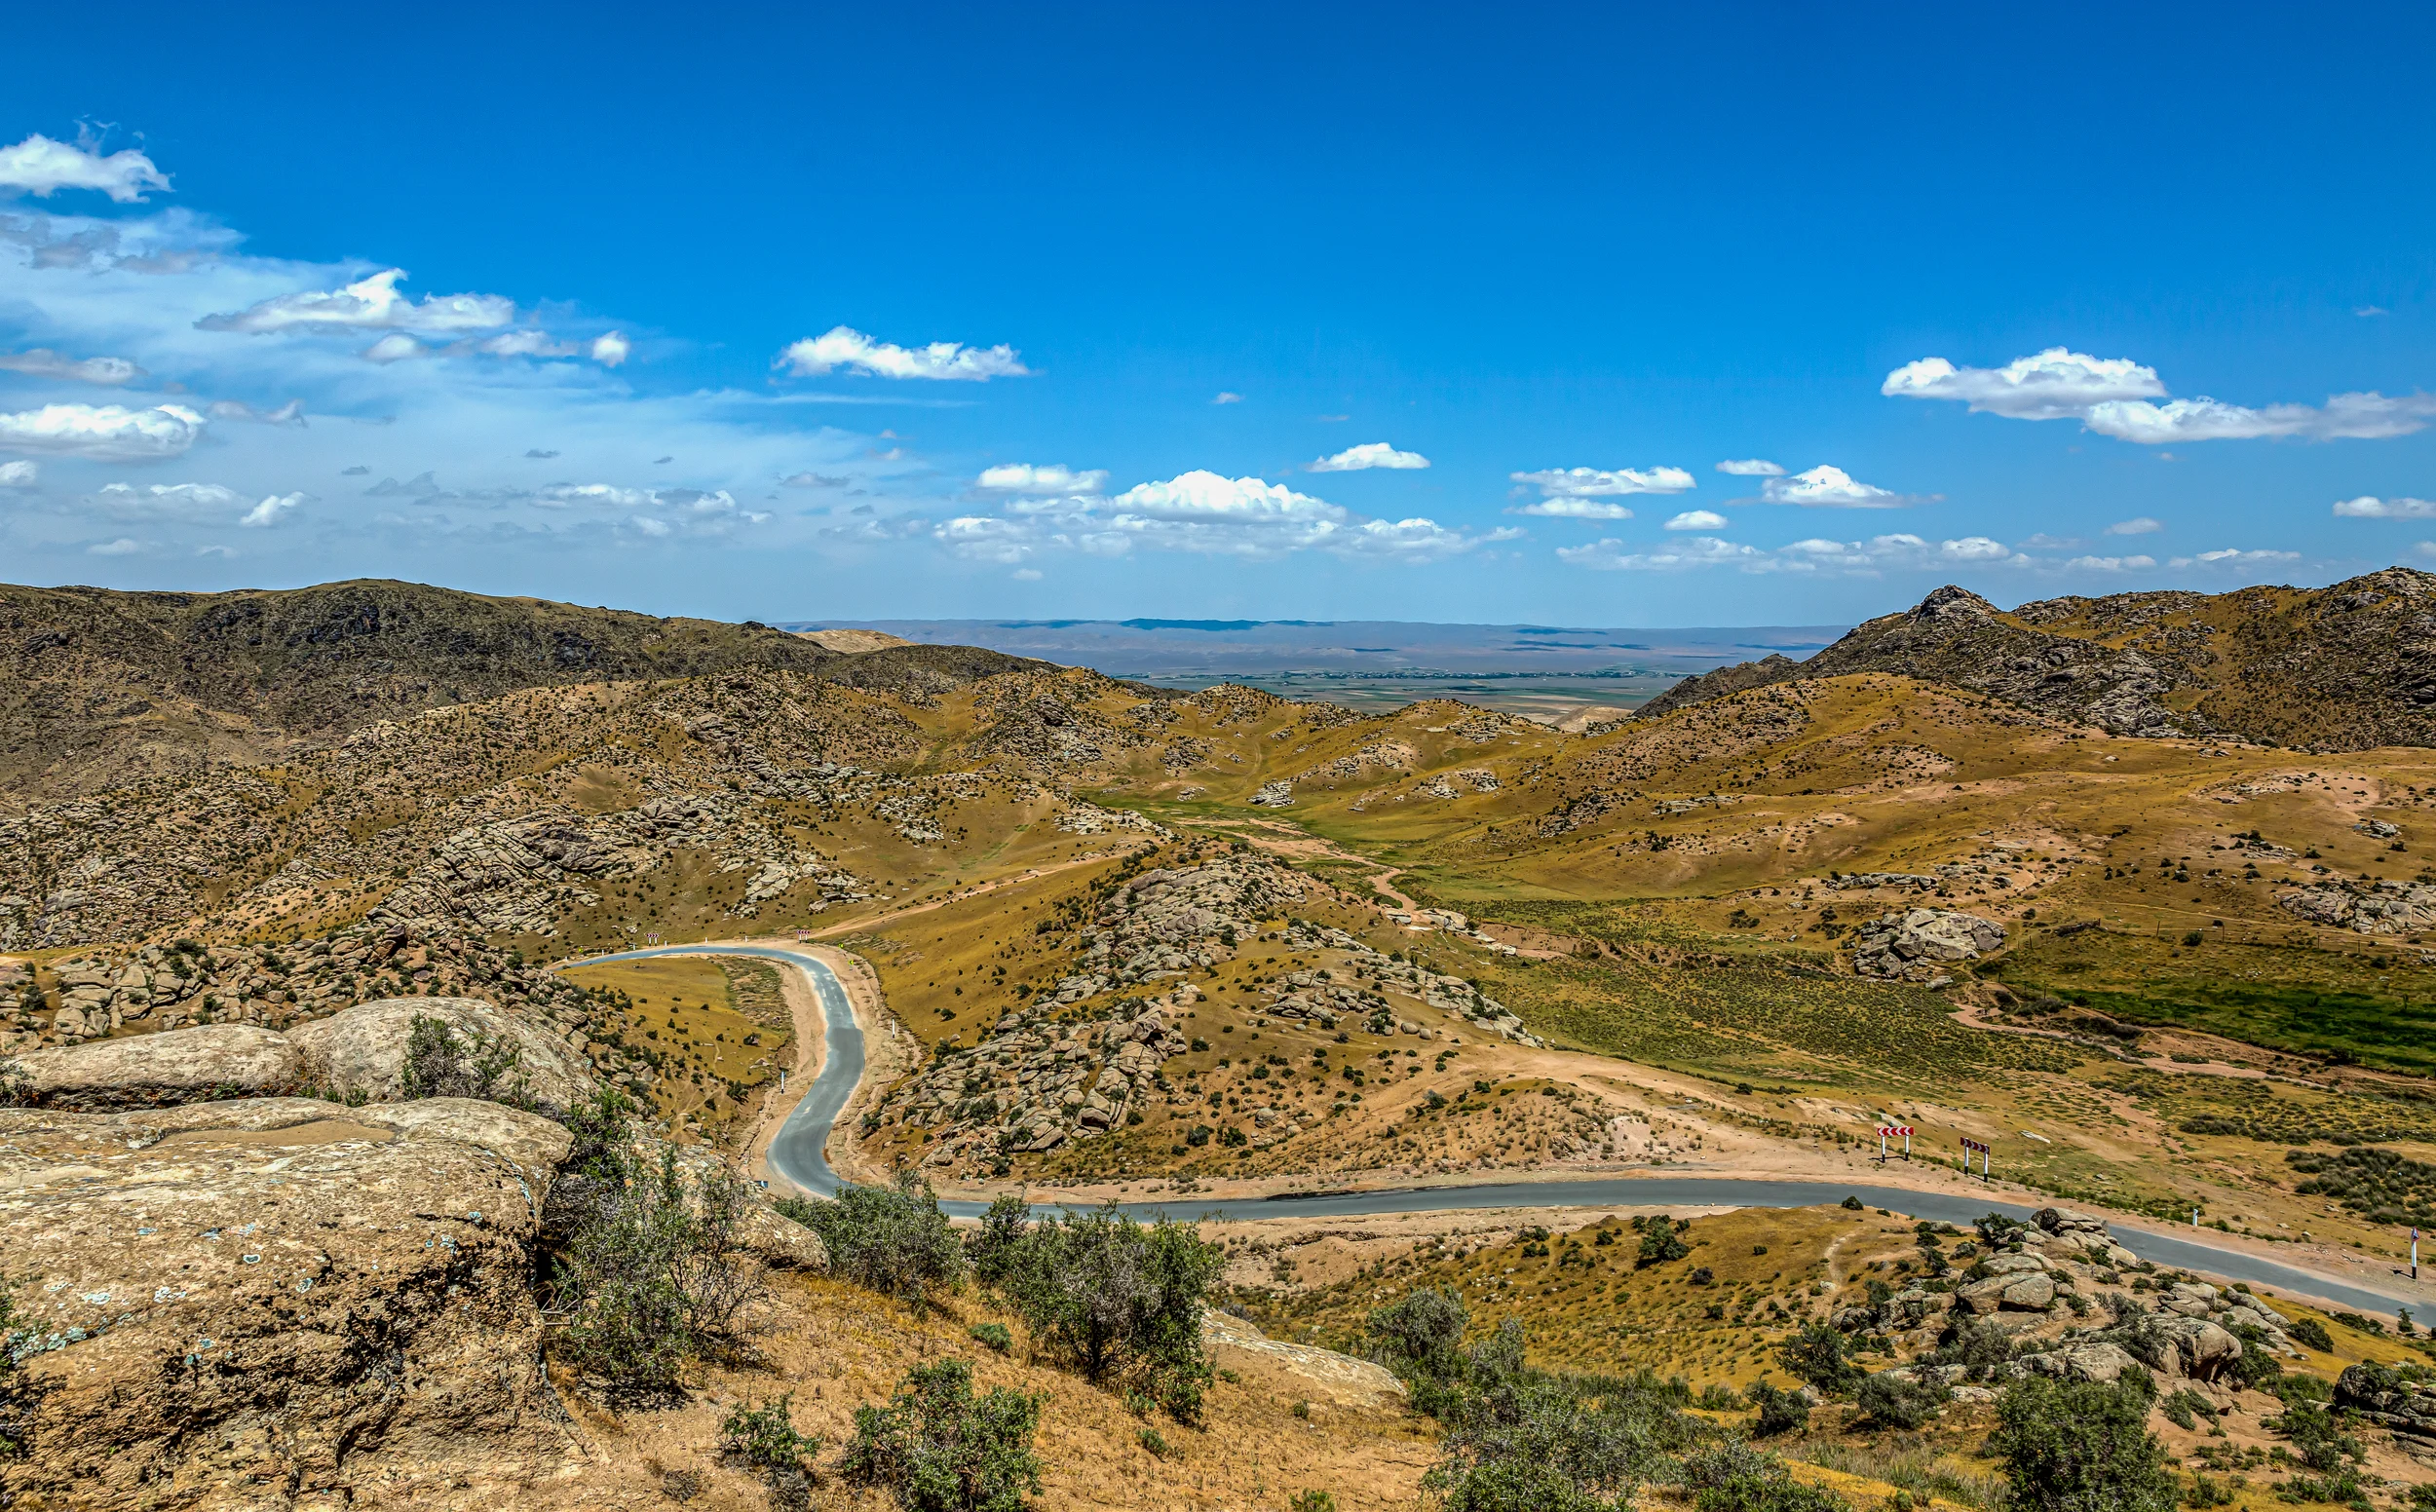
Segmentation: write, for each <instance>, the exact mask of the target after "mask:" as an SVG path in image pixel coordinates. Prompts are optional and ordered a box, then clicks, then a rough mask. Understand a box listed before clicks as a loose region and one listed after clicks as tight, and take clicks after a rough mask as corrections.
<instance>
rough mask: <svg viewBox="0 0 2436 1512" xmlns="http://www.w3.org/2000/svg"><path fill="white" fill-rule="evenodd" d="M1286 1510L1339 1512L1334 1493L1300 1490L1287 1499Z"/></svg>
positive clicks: (1297, 1511) (1288, 1511)
mask: <svg viewBox="0 0 2436 1512" xmlns="http://www.w3.org/2000/svg"><path fill="white" fill-rule="evenodd" d="M1285 1506H1286V1512H1337V1498H1336V1495H1335V1493H1332V1492H1324V1491H1298V1492H1296V1493H1294V1494H1293V1495H1292V1496H1290V1497H1288V1498H1287V1499H1286V1504H1285Z"/></svg>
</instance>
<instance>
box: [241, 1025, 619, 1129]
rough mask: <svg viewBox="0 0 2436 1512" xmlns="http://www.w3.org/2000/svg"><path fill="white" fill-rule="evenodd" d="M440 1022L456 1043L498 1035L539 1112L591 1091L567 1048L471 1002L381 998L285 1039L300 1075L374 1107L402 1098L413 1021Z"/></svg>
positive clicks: (587, 1072)
mask: <svg viewBox="0 0 2436 1512" xmlns="http://www.w3.org/2000/svg"><path fill="white" fill-rule="evenodd" d="M423 1017H430V1018H437V1019H440V1020H443V1021H444V1022H446V1024H447V1025H448V1027H449V1030H450V1032H451V1033H453V1034H455V1035H457V1036H458V1037H459V1038H460V1039H465V1038H468V1037H470V1036H472V1035H474V1034H476V1033H478V1034H481V1035H485V1036H489V1037H494V1038H496V1037H501V1036H504V1037H506V1038H507V1040H509V1041H510V1042H512V1043H513V1044H514V1046H515V1050H516V1067H515V1072H516V1075H519V1076H521V1077H524V1078H525V1084H526V1088H527V1090H528V1092H529V1093H530V1095H531V1096H532V1098H533V1099H534V1100H535V1101H537V1102H539V1103H541V1104H542V1105H544V1106H547V1107H556V1108H569V1107H572V1106H574V1105H575V1104H576V1103H577V1102H579V1101H581V1100H582V1098H583V1097H584V1095H585V1094H586V1093H587V1092H588V1091H590V1087H591V1085H592V1073H591V1067H590V1065H589V1064H588V1063H586V1061H585V1060H584V1058H583V1057H582V1056H581V1055H579V1054H577V1053H576V1051H575V1049H574V1048H573V1046H571V1045H569V1044H568V1043H567V1042H566V1041H565V1040H561V1039H559V1038H558V1037H557V1036H555V1035H550V1034H545V1033H543V1032H542V1031H541V1030H538V1029H536V1028H534V1027H533V1026H532V1025H530V1024H528V1023H526V1022H525V1021H524V1020H523V1019H522V1018H520V1017H518V1016H516V1015H514V1014H510V1013H504V1012H502V1011H500V1010H499V1009H498V1008H495V1007H493V1006H491V1005H490V1004H489V1003H487V1002H482V1001H481V1000H479V999H477V998H383V999H380V1000H378V1001H376V1002H360V1003H358V1004H356V1005H355V1006H354V1007H352V1008H348V1009H346V1010H344V1011H343V1012H339V1013H335V1014H332V1015H331V1016H330V1017H328V1018H325V1019H317V1020H316V1021H314V1022H313V1023H310V1024H305V1025H301V1026H299V1027H298V1028H296V1029H295V1030H293V1031H292V1032H290V1034H289V1035H288V1039H289V1040H293V1041H294V1042H295V1045H296V1047H297V1049H299V1050H301V1051H302V1052H303V1053H304V1057H305V1065H306V1072H307V1074H308V1075H309V1076H311V1077H313V1078H314V1079H315V1080H316V1081H318V1082H319V1083H320V1084H321V1085H322V1086H324V1087H326V1088H327V1089H329V1090H330V1091H332V1092H336V1093H339V1094H341V1095H353V1094H357V1093H361V1094H362V1095H363V1096H365V1097H368V1098H370V1099H371V1100H372V1101H374V1102H395V1101H397V1100H399V1099H400V1098H402V1097H404V1096H405V1095H406V1094H405V1078H404V1073H405V1064H406V1041H407V1040H408V1038H409V1037H410V1036H411V1035H412V1034H413V1032H414V1021H415V1020H416V1019H417V1018H423Z"/></svg>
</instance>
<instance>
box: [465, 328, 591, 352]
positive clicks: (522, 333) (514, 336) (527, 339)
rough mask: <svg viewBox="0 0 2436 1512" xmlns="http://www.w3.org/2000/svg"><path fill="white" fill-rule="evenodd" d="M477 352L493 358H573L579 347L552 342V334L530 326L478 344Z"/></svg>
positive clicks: (568, 342)
mask: <svg viewBox="0 0 2436 1512" xmlns="http://www.w3.org/2000/svg"><path fill="white" fill-rule="evenodd" d="M475 350H476V351H477V352H485V353H488V354H489V355H490V356H492V357H573V356H575V354H576V351H577V347H576V345H575V343H573V342H571V341H552V339H551V337H550V332H548V331H546V330H542V329H539V328H537V327H534V326H530V325H528V326H526V327H525V328H524V329H522V330H512V331H506V332H503V333H501V334H499V335H497V336H493V337H491V338H489V339H488V340H485V341H478V342H476V343H475Z"/></svg>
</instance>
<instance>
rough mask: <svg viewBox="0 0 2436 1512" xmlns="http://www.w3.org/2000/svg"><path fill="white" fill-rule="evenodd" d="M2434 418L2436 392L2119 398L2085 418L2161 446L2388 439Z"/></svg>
mask: <svg viewBox="0 0 2436 1512" xmlns="http://www.w3.org/2000/svg"><path fill="white" fill-rule="evenodd" d="M2431 418H2436V395H2429V394H2413V395H2405V396H2402V397H2396V398H2387V397H2385V396H2383V395H2381V394H2338V395H2336V396H2334V397H2331V398H2329V399H2328V400H2327V401H2326V403H2325V404H2324V405H2323V406H2322V407H2321V406H2313V405H2308V404H2269V405H2267V406H2265V408H2263V409H2251V408H2247V407H2245V406H2243V405H2240V404H2227V403H2222V402H2220V401H2218V400H2216V399H2212V398H2207V397H2200V398H2195V399H2175V400H2173V401H2172V402H2171V403H2166V404H2151V403H2146V402H2140V401H2116V402H2112V403H2106V404H2097V405H2092V406H2091V407H2090V410H2089V414H2088V416H2087V421H2088V425H2089V429H2090V430H2092V431H2095V432H2097V433H2098V434H2099V435H2111V436H2113V437H2114V438H2116V439H2117V440H2124V441H2137V442H2139V443H2140V444H2142V445H2144V446H2161V445H2166V444H2169V443H2180V442H2184V441H2238V440H2256V439H2260V438H2285V437H2293V438H2300V439H2303V440H2313V441H2338V440H2385V439H2388V438H2390V437H2392V436H2397V435H2411V434H2412V433H2414V432H2416V431H2420V430H2424V429H2425V428H2426V426H2427V423H2428V421H2429V420H2430V419H2431Z"/></svg>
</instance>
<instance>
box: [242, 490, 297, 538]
mask: <svg viewBox="0 0 2436 1512" xmlns="http://www.w3.org/2000/svg"><path fill="white" fill-rule="evenodd" d="M304 502H305V495H303V494H301V493H295V494H272V495H270V496H268V497H267V498H265V499H264V500H263V501H262V502H261V503H260V504H257V505H255V506H254V507H253V508H252V509H250V510H247V511H246V517H245V518H243V519H241V520H239V521H238V522H237V523H238V524H240V525H245V526H249V527H251V528H254V529H257V530H258V529H261V528H263V527H265V526H269V525H276V524H278V523H279V522H280V516H282V515H284V514H285V513H286V512H287V511H288V510H292V509H294V508H295V507H296V506H298V505H300V504H302V503H304Z"/></svg>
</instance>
